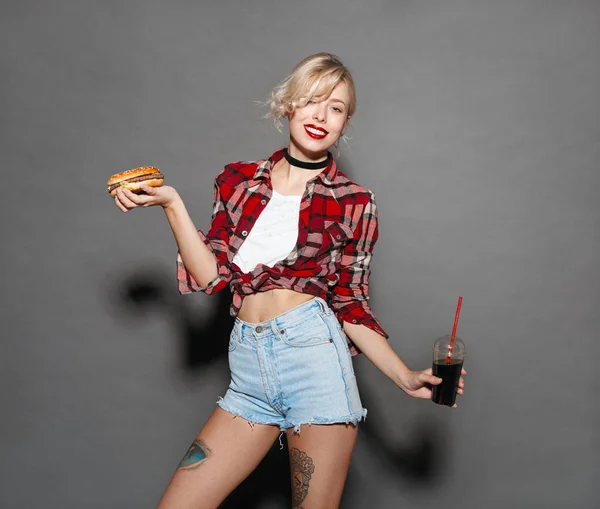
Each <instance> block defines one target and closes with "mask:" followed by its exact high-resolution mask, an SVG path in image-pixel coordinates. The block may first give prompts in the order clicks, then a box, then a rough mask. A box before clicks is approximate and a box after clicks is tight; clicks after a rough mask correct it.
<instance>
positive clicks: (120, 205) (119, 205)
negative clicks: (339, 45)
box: [114, 194, 129, 212]
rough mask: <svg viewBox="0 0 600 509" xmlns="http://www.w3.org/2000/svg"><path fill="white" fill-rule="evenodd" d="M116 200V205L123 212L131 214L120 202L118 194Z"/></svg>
mask: <svg viewBox="0 0 600 509" xmlns="http://www.w3.org/2000/svg"><path fill="white" fill-rule="evenodd" d="M114 200H115V204H116V205H117V207H119V209H120V210H121V212H129V211H128V209H126V208H125V206H124V205H123V204H122V203H121V202H120V201H119V197H118V196H117V195H116V194H115V198H114Z"/></svg>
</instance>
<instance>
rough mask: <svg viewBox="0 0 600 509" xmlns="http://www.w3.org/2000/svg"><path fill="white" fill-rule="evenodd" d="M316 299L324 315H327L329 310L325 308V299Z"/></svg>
mask: <svg viewBox="0 0 600 509" xmlns="http://www.w3.org/2000/svg"><path fill="white" fill-rule="evenodd" d="M315 299H316V301H317V302H318V303H319V307H320V308H321V311H322V312H323V313H324V314H327V308H326V306H325V303H324V301H323V299H321V297H315Z"/></svg>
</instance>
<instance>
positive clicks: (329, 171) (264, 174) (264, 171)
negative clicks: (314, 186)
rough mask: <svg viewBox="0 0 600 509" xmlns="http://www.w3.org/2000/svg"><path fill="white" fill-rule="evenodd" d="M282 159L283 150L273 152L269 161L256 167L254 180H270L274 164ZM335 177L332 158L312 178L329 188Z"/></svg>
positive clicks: (335, 166) (334, 165)
mask: <svg viewBox="0 0 600 509" xmlns="http://www.w3.org/2000/svg"><path fill="white" fill-rule="evenodd" d="M282 158H283V149H282V148H280V149H279V150H277V151H276V152H274V153H273V154H272V155H271V157H269V159H266V160H265V161H263V162H262V163H260V164H259V165H258V167H257V168H256V171H255V172H254V180H261V179H270V178H271V170H272V169H273V166H275V164H276V163H277V162H278V161H279V160H280V159H282ZM336 176H337V165H336V164H335V161H334V160H333V157H332V158H331V161H330V162H329V164H328V165H327V166H326V167H325V168H324V169H323V171H321V172H320V173H318V174H317V175H316V176H315V177H314V178H315V179H320V180H321V182H322V183H323V184H324V185H326V186H331V185H333V182H334V180H335V177H336ZM311 180H312V179H311Z"/></svg>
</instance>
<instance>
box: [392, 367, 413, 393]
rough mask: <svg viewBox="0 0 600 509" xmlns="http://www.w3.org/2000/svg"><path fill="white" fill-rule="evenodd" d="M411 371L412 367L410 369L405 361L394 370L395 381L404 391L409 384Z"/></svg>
mask: <svg viewBox="0 0 600 509" xmlns="http://www.w3.org/2000/svg"><path fill="white" fill-rule="evenodd" d="M410 373H411V371H410V369H408V368H407V367H406V366H405V365H404V363H402V365H400V366H397V367H396V369H395V370H394V376H393V381H394V383H395V384H396V385H397V386H398V387H399V388H400V389H402V390H403V391H404V390H406V387H407V386H408V384H407V380H408V377H409V375H410Z"/></svg>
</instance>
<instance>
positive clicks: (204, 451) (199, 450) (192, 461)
mask: <svg viewBox="0 0 600 509" xmlns="http://www.w3.org/2000/svg"><path fill="white" fill-rule="evenodd" d="M210 455H211V450H210V449H209V448H208V446H207V445H206V443H205V442H204V441H203V440H199V439H196V440H194V443H193V444H192V445H190V448H189V449H188V451H187V452H186V453H185V456H184V457H183V459H182V460H181V462H180V463H179V468H181V469H185V470H193V469H195V468H197V467H198V466H200V464H201V463H203V462H204V460H205V459H206V458H208V457H209V456H210Z"/></svg>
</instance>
